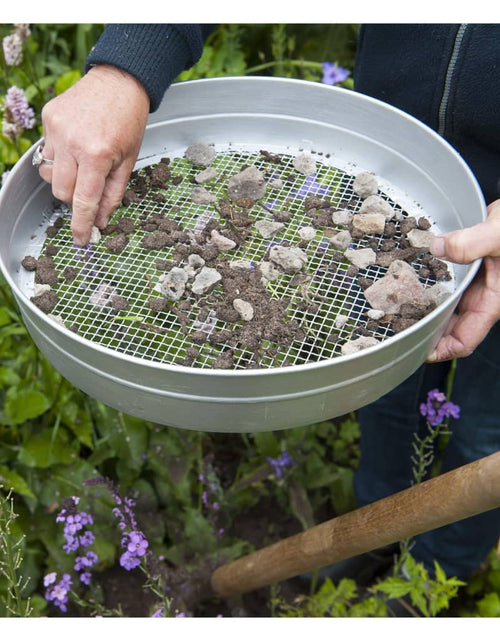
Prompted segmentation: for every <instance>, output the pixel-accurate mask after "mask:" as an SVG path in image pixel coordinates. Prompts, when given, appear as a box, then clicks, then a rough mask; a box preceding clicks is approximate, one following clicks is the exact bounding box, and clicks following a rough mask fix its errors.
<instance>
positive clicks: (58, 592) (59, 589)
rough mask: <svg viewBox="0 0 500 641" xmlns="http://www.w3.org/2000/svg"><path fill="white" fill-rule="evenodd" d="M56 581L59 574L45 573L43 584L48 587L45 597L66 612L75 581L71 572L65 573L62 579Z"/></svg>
mask: <svg viewBox="0 0 500 641" xmlns="http://www.w3.org/2000/svg"><path fill="white" fill-rule="evenodd" d="M56 581H57V574H56V573H55V572H50V573H49V574H46V575H45V577H44V579H43V585H44V586H45V587H46V588H47V591H46V592H45V598H46V599H47V601H52V603H53V604H54V605H55V606H56V607H58V608H59V609H60V610H61V611H62V612H66V611H67V609H68V607H67V603H68V594H69V591H70V589H71V586H72V584H73V582H72V581H71V577H70V575H69V574H63V575H62V579H61V580H60V581H59V582H57V583H56Z"/></svg>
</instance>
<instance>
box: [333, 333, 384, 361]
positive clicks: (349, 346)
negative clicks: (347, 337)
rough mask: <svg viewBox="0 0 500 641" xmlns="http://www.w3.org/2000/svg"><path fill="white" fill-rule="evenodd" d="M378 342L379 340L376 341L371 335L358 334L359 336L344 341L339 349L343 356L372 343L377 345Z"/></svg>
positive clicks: (370, 345)
mask: <svg viewBox="0 0 500 641" xmlns="http://www.w3.org/2000/svg"><path fill="white" fill-rule="evenodd" d="M379 343H380V341H378V340H377V339H376V338H374V337H373V336H360V337H359V338H355V339H353V340H351V341H347V342H345V343H344V344H343V345H342V347H341V348H340V351H341V352H342V355H343V356H347V355H349V354H356V353H357V352H359V351H361V350H362V349H366V348H367V347H373V346H374V345H378V344H379Z"/></svg>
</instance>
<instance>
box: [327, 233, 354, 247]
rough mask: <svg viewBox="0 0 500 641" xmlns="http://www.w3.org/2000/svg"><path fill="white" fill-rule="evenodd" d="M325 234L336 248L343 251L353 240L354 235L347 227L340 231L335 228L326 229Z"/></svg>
mask: <svg viewBox="0 0 500 641" xmlns="http://www.w3.org/2000/svg"><path fill="white" fill-rule="evenodd" d="M327 232H329V233H327ZM325 236H326V237H327V238H328V242H329V243H330V244H331V245H333V246H334V247H335V249H340V250H341V251H343V250H344V249H347V248H348V247H349V245H350V244H351V242H352V236H351V234H350V233H349V232H348V231H347V229H343V230H342V231H339V232H338V233H335V232H334V231H333V230H326V231H325Z"/></svg>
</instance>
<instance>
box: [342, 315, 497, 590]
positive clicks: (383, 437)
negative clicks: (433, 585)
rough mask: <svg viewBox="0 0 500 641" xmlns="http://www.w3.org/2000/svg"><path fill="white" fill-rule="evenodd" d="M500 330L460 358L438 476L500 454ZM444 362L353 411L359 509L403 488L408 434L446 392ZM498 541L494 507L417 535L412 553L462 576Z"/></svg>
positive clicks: (408, 473) (421, 425) (420, 427)
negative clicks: (431, 397)
mask: <svg viewBox="0 0 500 641" xmlns="http://www.w3.org/2000/svg"><path fill="white" fill-rule="evenodd" d="M499 357H500V327H499V324H497V325H496V326H495V327H494V328H493V329H492V330H491V331H490V333H489V335H488V336H487V337H486V339H485V340H484V341H483V342H482V343H481V345H480V346H479V347H478V348H477V349H476V351H475V352H474V353H473V354H472V355H471V356H469V357H467V358H464V359H459V360H458V361H457V368H456V372H455V375H454V379H453V388H452V392H451V398H450V399H448V400H451V401H452V402H453V403H455V404H457V405H459V406H460V410H461V411H460V418H459V419H457V420H455V419H450V428H451V431H452V435H451V437H450V439H449V442H448V445H447V447H446V450H445V452H444V454H443V459H442V468H441V471H442V472H447V471H449V470H452V469H455V468H457V467H460V466H461V465H465V464H466V463H469V462H471V461H474V460H476V459H479V458H482V457H484V456H488V455H489V454H493V453H494V452H496V451H498V450H500V415H499V399H500V359H499ZM449 367H450V363H436V364H433V365H427V364H426V365H423V366H422V367H421V368H420V369H418V370H417V371H416V372H415V374H413V375H412V376H411V377H410V378H408V379H407V380H406V381H404V382H403V383H402V384H401V385H399V387H397V388H396V389H395V390H393V391H392V392H390V393H389V394H387V395H385V396H384V397H382V398H381V399H379V400H377V401H375V402H374V403H372V404H370V405H368V406H367V407H364V408H362V409H360V410H359V412H358V418H359V421H360V426H361V462H360V466H359V469H358V470H357V472H356V474H355V480H354V484H355V491H356V495H357V499H358V505H359V506H362V505H366V504H367V503H372V502H373V501H376V500H378V499H381V498H383V497H384V496H388V495H389V494H394V493H395V492H399V491H400V490H403V489H406V488H407V487H409V485H410V484H411V481H412V463H411V455H412V453H413V451H412V442H413V441H414V434H415V433H418V434H420V435H423V434H425V429H426V423H425V419H423V418H422V416H421V415H420V412H419V405H420V403H421V402H425V400H426V397H427V392H429V391H430V390H431V389H434V388H438V389H440V390H441V391H442V392H445V391H446V379H447V375H448V372H449ZM499 536H500V509H495V510H491V511H489V512H485V513H483V514H479V515H477V516H474V517H471V518H468V519H465V520H463V521H459V522H457V523H453V524H451V525H448V526H445V527H441V528H439V529H436V530H433V531H431V532H427V533H425V534H421V535H419V536H417V537H416V538H415V544H414V547H412V549H411V554H412V555H413V556H414V558H415V559H416V560H417V561H419V562H421V563H423V564H424V565H425V566H426V568H427V569H428V570H429V571H431V572H432V571H433V568H434V559H435V560H436V561H438V563H439V564H440V565H441V567H442V568H443V569H444V570H445V572H446V574H447V575H448V576H457V577H459V578H461V579H466V578H467V577H468V576H469V574H470V573H471V572H472V571H473V570H474V569H476V568H477V567H478V566H479V564H480V563H481V561H483V559H484V558H485V557H486V556H487V555H488V553H489V552H490V551H491V550H492V549H493V547H494V546H495V544H496V542H497V540H498V538H499Z"/></svg>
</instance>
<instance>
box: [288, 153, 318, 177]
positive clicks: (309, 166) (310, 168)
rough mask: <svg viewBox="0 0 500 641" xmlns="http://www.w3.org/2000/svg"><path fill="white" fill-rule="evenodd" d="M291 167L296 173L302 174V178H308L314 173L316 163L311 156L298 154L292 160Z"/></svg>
mask: <svg viewBox="0 0 500 641" xmlns="http://www.w3.org/2000/svg"><path fill="white" fill-rule="evenodd" d="M293 166H294V167H295V169H296V170H297V171H298V172H300V173H301V174H304V176H310V175H311V174H314V173H316V161H315V160H314V158H313V157H312V156H311V154H306V153H303V154H299V155H298V156H296V157H295V158H294V160H293Z"/></svg>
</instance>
